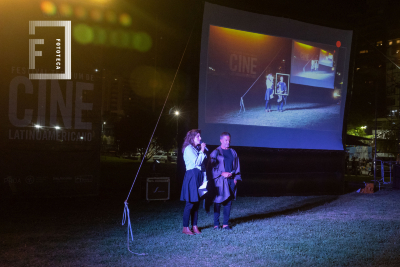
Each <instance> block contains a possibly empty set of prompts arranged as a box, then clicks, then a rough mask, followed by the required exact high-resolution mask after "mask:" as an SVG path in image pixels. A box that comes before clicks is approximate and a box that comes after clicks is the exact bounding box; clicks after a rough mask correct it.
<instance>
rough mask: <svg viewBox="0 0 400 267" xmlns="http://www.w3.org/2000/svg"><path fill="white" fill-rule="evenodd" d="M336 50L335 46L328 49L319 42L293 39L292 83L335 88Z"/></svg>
mask: <svg viewBox="0 0 400 267" xmlns="http://www.w3.org/2000/svg"><path fill="white" fill-rule="evenodd" d="M320 46H321V45H320ZM328 49H329V47H328ZM336 52H337V51H336V49H335V47H331V48H330V50H329V51H328V50H324V49H322V48H321V47H318V45H317V44H313V45H310V43H307V44H306V43H302V42H298V41H293V50H292V61H291V63H292V68H291V73H292V83H298V84H303V85H309V86H315V87H324V88H330V89H333V88H334V82H335V69H336V68H335V59H334V57H335V56H336V55H337V53H336Z"/></svg>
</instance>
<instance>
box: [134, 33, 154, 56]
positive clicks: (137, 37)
mask: <svg viewBox="0 0 400 267" xmlns="http://www.w3.org/2000/svg"><path fill="white" fill-rule="evenodd" d="M132 45H133V48H134V49H136V50H138V51H140V52H147V51H149V50H150V48H151V46H152V40H151V37H150V36H149V35H148V34H147V33H145V32H137V33H134V34H133V40H132Z"/></svg>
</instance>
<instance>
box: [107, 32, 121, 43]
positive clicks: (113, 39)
mask: <svg viewBox="0 0 400 267" xmlns="http://www.w3.org/2000/svg"><path fill="white" fill-rule="evenodd" d="M108 37H109V41H110V45H112V46H118V43H119V41H118V31H110V32H109V34H108Z"/></svg>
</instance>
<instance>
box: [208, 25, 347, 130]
mask: <svg viewBox="0 0 400 267" xmlns="http://www.w3.org/2000/svg"><path fill="white" fill-rule="evenodd" d="M208 40H209V42H208V58H207V62H208V65H207V83H206V88H205V92H206V94H205V96H206V99H205V100H206V101H205V107H206V108H205V122H206V123H220V124H234V125H254V126H267V127H279V128H302V129H318V130H326V131H332V130H337V127H338V123H339V120H340V118H339V117H340V116H339V114H340V104H341V102H340V94H338V93H337V92H336V93H334V92H333V91H335V90H331V89H333V88H334V81H335V72H336V71H335V69H336V67H335V59H336V55H337V54H338V51H336V50H335V49H329V48H330V47H329V46H320V47H317V46H311V45H309V44H304V43H301V42H299V41H294V40H292V39H289V38H282V37H275V36H269V35H264V34H258V33H251V32H245V31H239V30H234V29H228V28H223V27H218V26H213V25H210V31H209V39H208ZM342 65H343V64H342ZM289 87H290V92H289ZM328 88H329V89H328Z"/></svg>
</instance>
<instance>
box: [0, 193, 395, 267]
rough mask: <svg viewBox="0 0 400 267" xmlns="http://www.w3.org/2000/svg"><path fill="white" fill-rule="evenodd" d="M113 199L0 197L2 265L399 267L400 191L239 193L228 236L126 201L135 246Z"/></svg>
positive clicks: (174, 209) (207, 224)
mask: <svg viewBox="0 0 400 267" xmlns="http://www.w3.org/2000/svg"><path fill="white" fill-rule="evenodd" d="M125 197H126V192H121V193H120V194H119V195H116V196H113V197H111V196H110V195H102V196H99V197H91V198H61V199H34V200H32V199H30V200H24V199H19V200H3V201H2V203H1V204H0V208H1V209H2V212H1V214H2V220H0V266H2V267H5V266H400V205H399V199H400V191H398V190H390V189H386V190H381V191H378V192H376V193H375V194H370V195H366V194H357V193H349V194H345V195H341V196H295V197H293V196H292V197H289V196H285V197H240V198H238V200H237V201H235V202H234V203H233V208H232V212H231V223H232V226H233V231H231V232H225V231H214V230H213V229H212V225H213V223H212V216H210V215H207V214H206V213H205V211H204V210H203V209H202V210H201V211H200V214H199V227H200V229H201V230H202V232H203V233H202V234H201V235H197V236H186V235H183V234H181V230H182V221H181V220H182V212H183V207H184V203H183V202H180V201H177V200H171V201H167V202H156V201H154V202H150V203H147V202H145V201H143V200H132V201H131V203H130V204H129V207H130V213H131V222H132V229H133V234H134V241H133V242H131V243H130V246H131V250H133V251H134V252H139V253H148V255H147V256H137V255H134V254H131V253H130V252H129V251H128V250H127V247H126V246H127V243H126V233H127V230H126V226H121V219H122V213H123V201H124V198H125Z"/></svg>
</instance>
